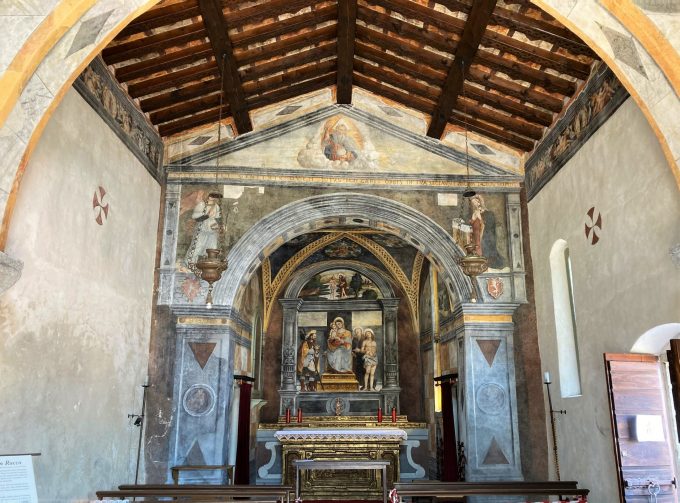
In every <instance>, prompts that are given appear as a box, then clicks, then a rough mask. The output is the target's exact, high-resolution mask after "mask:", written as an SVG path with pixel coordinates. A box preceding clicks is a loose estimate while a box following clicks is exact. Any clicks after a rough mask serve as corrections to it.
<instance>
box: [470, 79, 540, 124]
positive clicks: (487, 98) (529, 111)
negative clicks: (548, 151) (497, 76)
mask: <svg viewBox="0 0 680 503" xmlns="http://www.w3.org/2000/svg"><path fill="white" fill-rule="evenodd" d="M465 96H469V97H470V98H472V99H474V100H475V101H478V102H479V103H483V104H485V105H488V106H490V107H493V108H495V109H497V110H502V111H504V112H507V113H510V114H512V115H516V116H518V117H522V118H523V119H525V120H527V121H529V122H531V123H533V124H538V125H541V126H550V125H551V124H552V122H553V114H552V113H550V112H546V111H544V110H541V109H538V108H534V107H528V106H526V105H523V104H522V103H518V102H517V101H515V100H513V99H510V98H508V97H506V96H503V95H501V94H496V93H492V92H489V91H486V90H484V89H480V88H479V87H477V86H473V85H471V84H469V83H467V82H466V83H465Z"/></svg>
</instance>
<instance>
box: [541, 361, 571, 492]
mask: <svg viewBox="0 0 680 503" xmlns="http://www.w3.org/2000/svg"><path fill="white" fill-rule="evenodd" d="M544 377H545V378H546V379H548V381H546V382H545V389H546V391H547V392H548V407H550V429H551V430H552V441H553V457H554V459H555V472H556V474H557V480H561V479H560V457H559V455H558V453H557V428H555V414H566V413H567V411H566V410H555V409H553V405H552V397H551V396H550V384H551V383H550V381H549V379H550V373H548V372H546V373H545V375H544Z"/></svg>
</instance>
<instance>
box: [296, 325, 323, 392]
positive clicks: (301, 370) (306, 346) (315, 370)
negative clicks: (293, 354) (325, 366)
mask: <svg viewBox="0 0 680 503" xmlns="http://www.w3.org/2000/svg"><path fill="white" fill-rule="evenodd" d="M319 356H320V348H319V346H318V344H317V343H316V330H311V331H310V332H309V333H308V334H307V336H306V337H305V340H304V341H303V342H302V344H300V348H299V349H298V359H297V376H298V380H299V381H300V391H316V383H317V382H319V381H321V377H320V376H319Z"/></svg>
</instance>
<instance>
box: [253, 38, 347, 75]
mask: <svg viewBox="0 0 680 503" xmlns="http://www.w3.org/2000/svg"><path fill="white" fill-rule="evenodd" d="M335 55H336V44H335V42H328V43H326V44H323V45H320V46H318V47H313V48H312V49H307V50H306V51H302V52H296V53H295V54H291V55H290V56H283V57H280V58H276V59H273V60H271V61H267V62H266V63H260V64H258V65H255V66H250V67H248V68H244V69H243V70H241V80H242V81H243V82H244V85H245V82H248V81H251V80H257V79H261V78H263V77H266V76H268V75H272V74H275V73H278V72H281V71H284V70H286V69H288V68H290V67H292V66H295V65H302V64H306V63H311V62H313V61H319V60H321V59H324V58H329V57H331V56H335Z"/></svg>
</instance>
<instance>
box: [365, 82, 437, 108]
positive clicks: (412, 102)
mask: <svg viewBox="0 0 680 503" xmlns="http://www.w3.org/2000/svg"><path fill="white" fill-rule="evenodd" d="M354 83H355V84H356V85H357V86H359V87H361V88H362V89H366V90H367V91H370V92H372V93H374V94H377V95H378V96H383V97H385V98H388V99H390V100H392V101H395V102H397V103H400V104H402V105H404V106H405V107H408V108H411V109H413V110H417V111H418V112H422V113H424V114H427V115H430V114H431V113H432V111H433V110H434V108H435V105H436V104H435V102H434V101H431V100H426V99H424V98H421V97H418V96H414V95H412V94H409V93H406V92H404V91H401V90H399V89H395V88H393V87H390V86H386V85H385V84H382V83H380V82H377V81H375V80H373V79H372V78H371V77H369V76H367V75H364V74H362V73H358V72H355V73H354Z"/></svg>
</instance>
